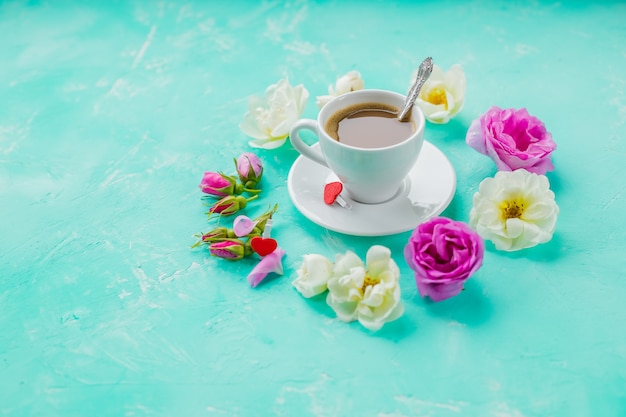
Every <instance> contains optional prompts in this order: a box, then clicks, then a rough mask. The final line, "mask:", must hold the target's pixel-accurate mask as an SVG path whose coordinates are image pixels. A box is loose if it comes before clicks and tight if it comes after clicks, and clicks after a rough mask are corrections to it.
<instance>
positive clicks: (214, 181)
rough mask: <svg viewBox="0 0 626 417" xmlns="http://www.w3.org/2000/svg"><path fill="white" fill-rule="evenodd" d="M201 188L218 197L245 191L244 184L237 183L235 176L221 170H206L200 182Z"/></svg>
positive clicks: (204, 191)
mask: <svg viewBox="0 0 626 417" xmlns="http://www.w3.org/2000/svg"><path fill="white" fill-rule="evenodd" d="M200 189H201V190H202V192H203V193H205V194H208V195H210V196H212V197H218V198H221V197H226V196H229V195H234V194H241V193H242V192H243V186H242V185H241V184H237V180H236V179H235V178H234V177H230V176H228V175H224V174H222V173H219V172H205V173H204V177H203V178H202V181H201V182H200Z"/></svg>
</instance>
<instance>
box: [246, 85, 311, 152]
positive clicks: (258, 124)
mask: <svg viewBox="0 0 626 417" xmlns="http://www.w3.org/2000/svg"><path fill="white" fill-rule="evenodd" d="M308 98H309V92H308V91H307V90H306V89H305V88H304V86H303V85H302V84H300V85H298V86H296V87H292V86H291V84H289V81H288V80H287V79H283V80H280V81H279V82H278V83H276V84H272V85H270V86H269V87H267V89H266V90H265V97H257V96H252V97H250V99H249V101H248V112H247V113H246V114H245V115H244V118H243V121H242V122H241V124H240V125H239V128H240V129H241V130H242V131H243V132H244V133H245V134H246V135H248V136H250V137H252V138H254V140H251V141H250V142H249V144H250V146H252V147H253V148H264V149H276V148H278V147H280V146H281V145H282V144H283V143H285V141H286V140H287V137H288V136H289V130H290V129H291V126H292V125H293V124H294V123H295V122H296V121H297V120H298V119H299V118H300V116H301V115H302V112H303V111H304V107H305V106H306V101H307V99H308Z"/></svg>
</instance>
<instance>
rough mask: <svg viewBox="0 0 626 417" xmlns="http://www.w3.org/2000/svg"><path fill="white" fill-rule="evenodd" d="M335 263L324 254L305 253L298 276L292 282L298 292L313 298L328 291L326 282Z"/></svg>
mask: <svg viewBox="0 0 626 417" xmlns="http://www.w3.org/2000/svg"><path fill="white" fill-rule="evenodd" d="M332 267H333V264H332V262H330V261H329V260H328V259H326V258H325V257H324V256H322V255H317V254H314V253H313V254H309V255H304V257H303V261H302V266H301V267H300V269H298V277H297V278H296V279H295V280H294V281H293V282H292V284H293V286H294V287H296V289H297V290H298V292H300V294H302V295H303V296H304V297H306V298H311V297H313V296H315V295H317V294H321V293H323V292H324V291H326V283H327V282H328V279H329V278H330V274H331V273H332Z"/></svg>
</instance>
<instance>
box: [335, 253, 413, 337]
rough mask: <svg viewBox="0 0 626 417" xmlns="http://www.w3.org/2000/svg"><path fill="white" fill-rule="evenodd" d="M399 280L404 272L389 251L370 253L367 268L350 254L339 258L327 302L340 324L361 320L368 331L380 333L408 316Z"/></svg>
mask: <svg viewBox="0 0 626 417" xmlns="http://www.w3.org/2000/svg"><path fill="white" fill-rule="evenodd" d="M399 277H400V270H399V268H398V265H396V263H395V262H394V261H393V259H391V251H390V250H389V249H388V248H386V247H384V246H379V245H375V246H372V247H371V248H370V249H369V250H368V251H367V255H366V265H363V262H361V260H360V259H359V257H358V256H356V255H355V254H354V253H353V252H350V251H348V252H346V253H345V255H337V258H336V260H335V265H334V267H333V276H332V277H331V278H330V279H329V280H328V290H329V292H328V296H327V297H326V302H327V303H328V305H329V306H330V307H331V308H332V309H333V310H335V313H337V317H338V318H339V319H340V320H343V321H348V322H349V321H354V320H358V321H359V322H360V323H361V324H362V325H363V326H364V327H366V328H368V329H370V330H378V329H380V328H381V327H382V326H383V324H385V323H386V322H390V321H393V320H395V319H397V318H398V317H400V316H401V315H402V313H403V312H404V306H403V305H402V303H401V301H400V286H399V284H398V278H399Z"/></svg>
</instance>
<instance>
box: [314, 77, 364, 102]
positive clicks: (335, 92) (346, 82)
mask: <svg viewBox="0 0 626 417" xmlns="http://www.w3.org/2000/svg"><path fill="white" fill-rule="evenodd" d="M363 88H365V83H364V82H363V79H362V78H361V74H360V73H359V72H358V71H350V72H348V73H346V74H344V75H342V76H341V77H339V78H338V79H337V81H336V82H335V86H334V87H333V86H332V85H329V86H328V95H326V96H317V97H316V102H317V107H319V108H320V109H321V108H322V107H324V106H325V105H326V104H327V103H328V102H329V101H330V100H332V99H333V98H335V97H337V96H340V95H342V94H345V93H349V92H350V91H357V90H362V89H363Z"/></svg>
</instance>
